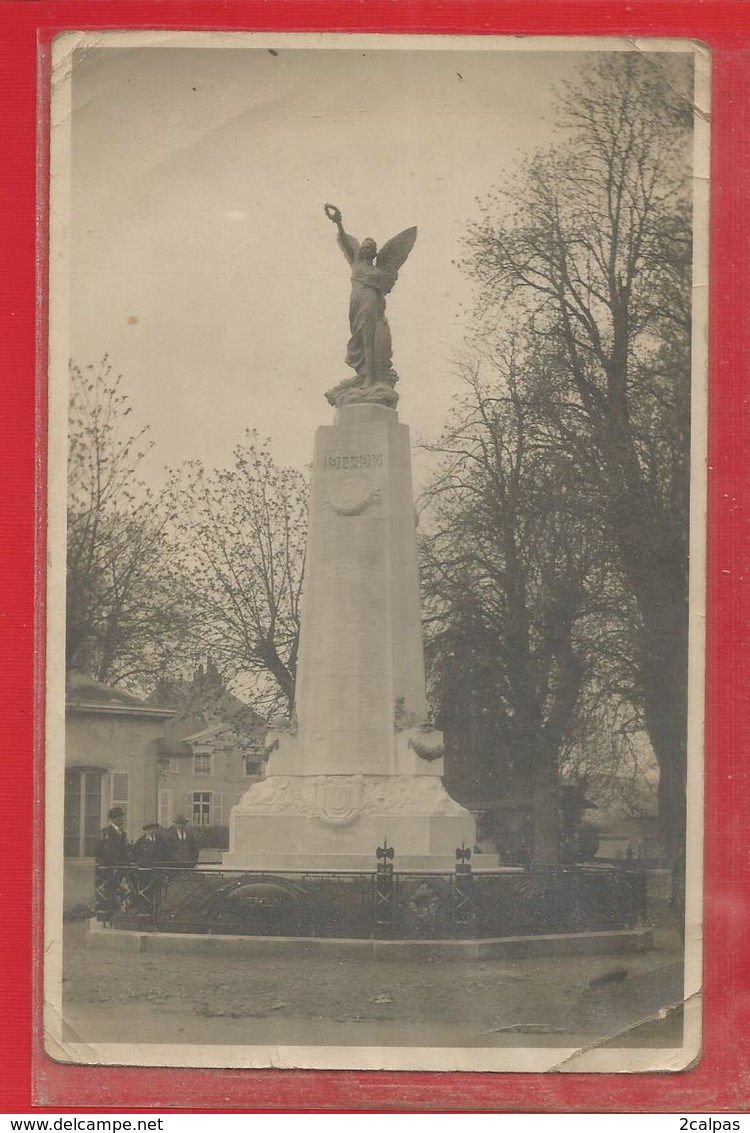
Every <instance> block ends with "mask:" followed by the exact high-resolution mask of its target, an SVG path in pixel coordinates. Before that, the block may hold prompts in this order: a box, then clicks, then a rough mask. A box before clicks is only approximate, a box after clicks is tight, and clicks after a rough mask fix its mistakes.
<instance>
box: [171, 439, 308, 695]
mask: <svg viewBox="0 0 750 1133" xmlns="http://www.w3.org/2000/svg"><path fill="white" fill-rule="evenodd" d="M174 512H175V519H174V523H173V533H174V538H175V542H176V550H175V560H176V567H177V569H178V571H179V574H180V576H181V577H182V578H183V579H184V584H185V587H186V592H187V595H188V597H189V600H190V604H191V608H192V610H193V615H194V616H193V620H192V627H191V640H192V647H193V648H194V649H195V650H196V651H197V652H199V653H201V654H202V655H206V654H208V655H210V656H211V657H212V658H213V659H214V660H215V662H216V664H217V665H218V666H219V668H220V669H221V671H222V673H223V674H224V675H225V677H226V679H227V680H228V681H229V682H230V683H233V687H237V681H238V680H239V681H240V682H241V681H242V680H243V679H244V680H245V682H247V680H248V678H251V680H252V678H255V679H254V681H253V687H252V697H253V702H254V704H255V707H256V708H258V709H259V710H261V711H265V712H269V711H272V710H273V704H274V702H277V703H278V702H279V701H281V702H282V703H283V706H284V708H285V709H286V710H287V711H289V712H291V711H292V708H293V704H294V683H295V676H296V666H297V647H298V638H299V609H300V593H301V587H302V566H303V560H304V548H305V536H306V530H307V481H306V479H305V477H304V475H303V474H302V473H300V472H298V471H296V470H294V469H291V468H280V467H279V466H277V465H276V464H275V462H274V460H273V458H272V456H271V453H270V450H269V443H268V442H266V443H265V444H261V443H259V441H258V439H257V437H256V436H255V435H254V434H250V433H248V434H247V437H246V441H245V443H244V444H243V445H240V446H238V447H237V448H236V449H235V451H234V461H233V464H232V467H231V468H228V469H223V470H214V471H206V470H205V469H204V468H203V466H202V465H200V464H198V463H194V464H190V465H188V466H187V467H186V469H185V472H184V475H183V477H182V483H181V486H180V488H179V491H178V494H177V497H176V500H175V508H174Z"/></svg>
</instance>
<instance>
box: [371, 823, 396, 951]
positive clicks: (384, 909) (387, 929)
mask: <svg viewBox="0 0 750 1133" xmlns="http://www.w3.org/2000/svg"><path fill="white" fill-rule="evenodd" d="M375 857H376V859H377V866H376V870H375V936H376V938H378V939H381V940H387V939H388V937H391V936H393V927H394V922H395V903H394V899H393V857H394V850H393V846H389V845H388V839H387V838H384V839H383V845H382V846H378V848H377V850H376V851H375Z"/></svg>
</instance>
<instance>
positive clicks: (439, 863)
mask: <svg viewBox="0 0 750 1133" xmlns="http://www.w3.org/2000/svg"><path fill="white" fill-rule="evenodd" d="M394 400H395V396H394ZM297 674H298V676H297V695H296V719H295V720H294V721H291V722H290V723H289V724H288V726H284V727H281V728H276V729H274V730H273V731H272V732H271V733H270V735H269V737H268V746H269V747H270V748H271V749H272V751H271V755H270V758H269V763H268V770H267V776H266V779H265V780H263V781H262V782H260V783H258V784H256V785H254V786H253V787H251V788H250V789H249V790H248V791H247V792H246V794H245V795H244V796H243V798H242V799H241V801H240V802H239V804H238V805H237V806H236V807H235V808H234V809H233V811H232V814H231V818H230V849H229V852H228V853H227V854H225V855H224V859H223V860H224V864H225V865H226V866H232V867H244V868H250V869H272V868H274V869H284V868H288V869H361V868H365V869H372V868H373V866H374V862H375V850H376V848H377V847H378V846H379V845H382V844H383V840H384V839H387V841H388V844H389V845H392V846H394V847H395V851H396V859H395V860H396V865H397V867H400V868H403V869H419V868H424V869H451V868H453V866H454V865H455V850H456V847H458V846H460V845H461V844H462V842H465V843H466V844H467V845H468V846H470V847H471V846H473V842H474V821H473V819H472V816H471V815H470V814H469V812H468V811H466V810H464V809H463V808H462V807H461V806H459V805H458V804H457V803H456V802H454V801H453V800H452V799H451V798H450V797H449V795H448V794H447V793H446V791H445V789H444V787H443V784H442V780H441V776H442V773H443V759H442V752H443V748H442V736H441V734H440V733H439V732H437V731H435V729H434V728H432V727H431V726H430V725H429V723H428V721H427V701H426V695H425V673H424V659H423V647H422V628H421V616H420V598H419V576H418V567H417V540H416V523H415V515H414V503H413V495H412V480H411V459H410V445H409V430H408V428H407V427H406V425H402V424H399V421H398V416H397V414H396V411H395V409H394V408H390V407H389V406H388V405H385V404H379V403H377V402H374V401H373V402H367V401H361V402H356V401H355V402H354V403H353V404H342V405H340V407H339V408H338V410H337V412H336V418H335V421H334V424H333V425H327V426H323V427H321V428H319V429H318V431H317V435H316V441H315V455H314V461H313V475H312V498H311V504H310V526H309V536H308V546H307V556H306V563H305V581H304V598H303V609H302V629H301V636H300V649H299V659H298V666H297Z"/></svg>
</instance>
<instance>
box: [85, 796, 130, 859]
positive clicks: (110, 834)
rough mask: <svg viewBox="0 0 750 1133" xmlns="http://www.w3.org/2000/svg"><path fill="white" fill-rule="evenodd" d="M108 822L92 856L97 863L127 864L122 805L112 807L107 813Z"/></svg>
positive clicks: (126, 838)
mask: <svg viewBox="0 0 750 1133" xmlns="http://www.w3.org/2000/svg"><path fill="white" fill-rule="evenodd" d="M107 818H108V819H109V822H108V823H107V825H106V826H105V827H104V829H103V830H102V832H101V835H100V837H99V842H98V843H97V846H96V849H95V850H94V857H95V859H96V864H97V865H128V864H129V862H130V855H129V854H128V836H127V834H126V833H125V831H124V830H123V828H122V824H123V820H124V818H125V811H124V810H123V809H122V807H119V806H115V807H112V810H110V811H109V812H108V814H107Z"/></svg>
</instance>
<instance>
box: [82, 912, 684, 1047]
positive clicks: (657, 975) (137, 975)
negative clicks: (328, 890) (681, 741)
mask: <svg viewBox="0 0 750 1133" xmlns="http://www.w3.org/2000/svg"><path fill="white" fill-rule="evenodd" d="M656 944H657V946H656V948H655V949H654V950H653V951H651V952H644V953H636V954H632V955H626V956H621V957H618V956H601V957H564V958H563V957H560V958H547V959H543V960H515V961H508V960H497V961H481V962H476V961H475V962H467V963H460V962H458V963H457V962H436V961H434V960H432V961H429V960H428V961H427V962H424V963H415V962H414V961H390V960H389V961H387V962H384V961H382V960H372V959H367V960H356V961H352V960H338V959H333V958H330V959H329V958H324V957H316V958H314V959H308V960H305V961H304V962H300V961H293V960H291V959H281V958H278V959H274V958H267V957H266V958H263V959H262V960H257V961H250V960H247V959H245V960H242V961H238V960H237V959H236V958H235V959H233V958H231V957H228V956H215V957H212V958H211V960H210V962H209V961H207V960H206V958H205V957H200V956H191V955H173V956H169V955H162V954H151V955H149V954H148V953H146V954H142V955H141V954H129V953H119V952H109V951H99V950H95V951H90V950H87V949H86V947H85V925H83V924H70V925H68V926H67V927H66V931H65V963H64V976H63V978H64V982H63V996H64V1002H65V1004H66V1005H67V1008H68V1009H69V1011H70V1015H71V1018H72V1017H73V1015H75V1016H76V1017H77V1018H83V1017H84V1016H86V1008H87V1007H88V1011H89V1014H88V1017H89V1018H95V1017H102V1018H104V1017H109V1018H110V1019H111V1018H112V1017H113V1015H114V1016H115V1017H116V1015H117V1009H118V1007H119V1008H120V1009H122V1010H124V1009H125V1008H126V1007H127V1015H128V1018H131V1017H133V1018H137V1017H138V1016H137V1014H136V1015H134V1014H133V1011H132V1010H131V1009H133V1008H136V1007H138V1006H139V1005H140V1007H141V1008H142V1013H141V1014H142V1017H143V1019H144V1027H145V1026H146V1020H151V1024H150V1031H149V1033H150V1034H152V1035H153V1041H163V1040H160V1039H159V1038H158V1037H157V1035H158V1033H159V1032H160V1027H159V1026H158V1022H159V1020H160V1019H161V1020H164V1019H168V1020H170V1021H171V1023H174V1024H175V1025H177V1022H176V1020H177V1017H178V1016H179V1027H180V1029H181V1030H182V1031H183V1033H184V1034H185V1041H201V1040H200V1038H196V1037H194V1036H200V1035H201V1032H202V1029H203V1030H205V1028H206V1026H208V1025H209V1024H208V1021H209V1020H211V1021H212V1022H211V1024H210V1030H211V1032H212V1034H213V1033H216V1031H217V1024H218V1023H219V1022H220V1021H221V1020H225V1021H226V1024H227V1030H228V1031H233V1030H234V1028H233V1027H232V1026H231V1024H230V1020H243V1019H245V1020H247V1021H248V1023H250V1022H251V1021H252V1020H254V1019H259V1020H262V1019H268V1020H271V1019H273V1020H281V1019H285V1018H287V1019H290V1020H291V1019H294V1020H297V1021H304V1020H310V1021H319V1022H320V1023H321V1024H322V1023H326V1024H331V1023H338V1024H350V1023H360V1024H368V1025H369V1024H373V1023H382V1024H392V1025H393V1028H395V1030H396V1031H399V1030H403V1027H404V1026H406V1027H407V1028H409V1027H410V1028H412V1029H413V1030H414V1031H415V1033H416V1032H417V1031H420V1032H421V1031H423V1029H424V1028H425V1027H429V1026H432V1027H434V1028H435V1029H436V1033H437V1032H439V1033H440V1034H441V1035H443V1034H447V1035H450V1029H451V1027H454V1028H455V1029H456V1033H457V1035H458V1034H460V1036H461V1042H462V1043H464V1042H466V1041H467V1040H468V1039H469V1037H470V1036H480V1035H482V1034H494V1035H498V1034H516V1035H518V1034H527V1035H535V1034H536V1035H545V1034H546V1035H547V1036H554V1035H555V1034H562V1033H569V1032H571V1031H575V1032H577V1033H578V1032H580V1033H590V1034H614V1033H617V1032H618V1031H620V1030H623V1029H624V1028H627V1027H630V1026H633V1025H634V1024H635V1023H637V1022H638V1021H640V1020H643V1019H646V1018H648V1017H649V1016H653V1015H655V1014H656V1013H657V1012H658V1010H659V1009H660V1008H661V1007H663V1006H666V1005H669V1004H672V1003H674V1002H675V1001H676V1000H677V999H679V996H680V992H681V967H680V962H679V961H680V946H679V939H678V937H677V934H676V933H675V932H673V931H671V930H668V929H667V930H661V931H659V932H658V933H657V936H656ZM113 1009H114V1010H113ZM66 1014H68V1011H66ZM214 1021H215V1022H214ZM276 1025H277V1024H276V1023H274V1027H275V1026H276ZM300 1025H301V1024H300ZM467 1028H468V1030H467ZM147 1029H148V1028H147ZM85 1037H91V1038H96V1037H97V1036H95V1035H91V1036H85ZM139 1037H140V1039H141V1041H145V1040H144V1038H143V1036H139ZM213 1041H216V1040H213ZM441 1041H448V1040H441ZM474 1041H476V1037H475V1040H474Z"/></svg>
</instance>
